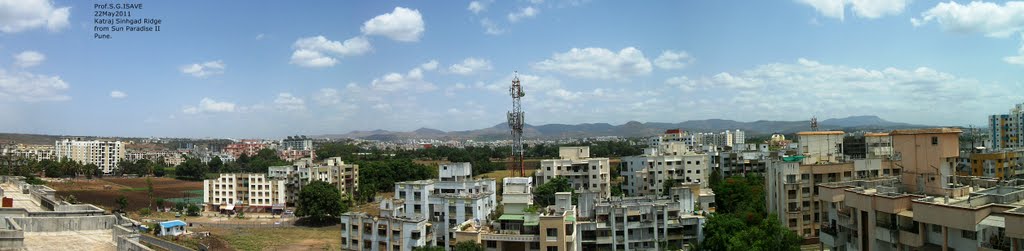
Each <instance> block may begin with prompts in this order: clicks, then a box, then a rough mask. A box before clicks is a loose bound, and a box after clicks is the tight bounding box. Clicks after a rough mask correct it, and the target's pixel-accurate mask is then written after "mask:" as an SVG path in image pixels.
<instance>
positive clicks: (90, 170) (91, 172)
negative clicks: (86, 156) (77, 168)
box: [82, 163, 103, 179]
mask: <svg viewBox="0 0 1024 251" xmlns="http://www.w3.org/2000/svg"><path fill="white" fill-rule="evenodd" d="M97 171H99V172H97ZM82 172H83V173H85V175H86V177H87V178H90V179H92V177H93V176H102V175H103V170H100V167H99V166H96V164H93V163H89V164H86V165H85V166H83V167H82ZM97 173H98V174H97Z"/></svg>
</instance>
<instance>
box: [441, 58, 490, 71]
mask: <svg viewBox="0 0 1024 251" xmlns="http://www.w3.org/2000/svg"><path fill="white" fill-rule="evenodd" d="M493 68H494V67H493V66H491V61H489V60H487V59H481V58H466V59H464V60H462V63H458V64H453V65H451V66H450V67H448V71H450V72H452V73H455V74H459V75H471V74H476V73H480V72H482V71H489V70H491V69H493Z"/></svg>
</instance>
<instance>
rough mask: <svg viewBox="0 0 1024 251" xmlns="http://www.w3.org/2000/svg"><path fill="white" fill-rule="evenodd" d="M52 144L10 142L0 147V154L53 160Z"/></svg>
mask: <svg viewBox="0 0 1024 251" xmlns="http://www.w3.org/2000/svg"><path fill="white" fill-rule="evenodd" d="M54 149H55V148H54V146H48V145H25V144H17V145H14V144H11V145H3V146H2V147H0V155H5V156H13V157H17V158H24V159H31V160H37V161H38V160H44V159H49V160H53V159H56V158H54V156H55V154H56V153H55V151H54Z"/></svg>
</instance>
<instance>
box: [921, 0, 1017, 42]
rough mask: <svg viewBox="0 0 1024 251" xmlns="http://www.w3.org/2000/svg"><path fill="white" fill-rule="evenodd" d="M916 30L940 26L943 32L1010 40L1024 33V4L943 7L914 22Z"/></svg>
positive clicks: (926, 13) (981, 4)
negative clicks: (1016, 34) (930, 24)
mask: <svg viewBox="0 0 1024 251" xmlns="http://www.w3.org/2000/svg"><path fill="white" fill-rule="evenodd" d="M910 21H911V23H912V24H913V25H914V26H922V25H925V24H928V23H931V22H933V21H934V22H936V23H938V24H939V26H942V28H943V29H945V30H947V31H953V32H961V33H984V34H985V35H986V36H990V37H1008V36H1010V35H1013V34H1014V33H1017V32H1020V31H1022V30H1024V2H1021V1H1009V2H1006V3H1004V4H1003V5H999V4H996V3H990V2H981V1H973V2H970V3H967V4H960V3H956V2H952V1H951V2H947V3H939V4H937V5H935V7H932V8H931V9H929V10H927V11H925V12H923V13H921V18H912V19H911V20H910Z"/></svg>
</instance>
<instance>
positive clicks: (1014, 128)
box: [988, 104, 1024, 149]
mask: <svg viewBox="0 0 1024 251" xmlns="http://www.w3.org/2000/svg"><path fill="white" fill-rule="evenodd" d="M988 131H989V137H990V140H991V141H992V147H993V148H994V149H1002V148H1015V147H1022V146H1024V138H1022V136H1024V135H1022V133H1024V104H1016V105H1014V107H1013V108H1012V109H1010V113H1008V114H996V115H990V116H988Z"/></svg>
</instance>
